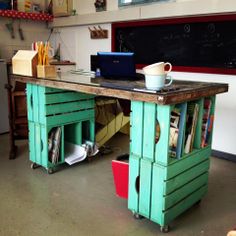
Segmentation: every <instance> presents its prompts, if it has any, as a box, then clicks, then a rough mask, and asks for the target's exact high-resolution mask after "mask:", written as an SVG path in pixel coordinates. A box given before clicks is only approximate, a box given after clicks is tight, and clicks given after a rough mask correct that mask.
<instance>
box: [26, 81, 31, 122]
mask: <svg viewBox="0 0 236 236" xmlns="http://www.w3.org/2000/svg"><path fill="white" fill-rule="evenodd" d="M32 86H33V85H32V84H26V91H27V92H26V95H27V96H26V101H27V117H28V120H30V121H33V104H32V102H33V101H32V99H33V91H32Z"/></svg>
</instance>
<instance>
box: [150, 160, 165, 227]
mask: <svg viewBox="0 0 236 236" xmlns="http://www.w3.org/2000/svg"><path fill="white" fill-rule="evenodd" d="M165 169H166V167H164V166H161V165H157V164H153V173H152V195H151V214H150V219H151V220H152V221H154V222H157V223H159V222H161V221H162V209H163V208H164V198H163V196H164V184H165V182H164V176H165V172H166V171H165Z"/></svg>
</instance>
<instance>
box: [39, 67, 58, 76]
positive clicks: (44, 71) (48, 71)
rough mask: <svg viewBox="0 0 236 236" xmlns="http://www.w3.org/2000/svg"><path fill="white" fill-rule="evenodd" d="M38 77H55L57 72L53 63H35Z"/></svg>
mask: <svg viewBox="0 0 236 236" xmlns="http://www.w3.org/2000/svg"><path fill="white" fill-rule="evenodd" d="M37 77H38V78H56V77H57V72H56V67H55V66H54V65H48V66H46V65H37Z"/></svg>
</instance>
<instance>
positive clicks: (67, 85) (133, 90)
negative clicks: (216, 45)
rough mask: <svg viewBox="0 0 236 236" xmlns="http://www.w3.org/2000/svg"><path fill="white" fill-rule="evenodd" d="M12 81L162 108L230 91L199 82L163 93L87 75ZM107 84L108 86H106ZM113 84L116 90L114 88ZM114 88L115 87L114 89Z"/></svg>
mask: <svg viewBox="0 0 236 236" xmlns="http://www.w3.org/2000/svg"><path fill="white" fill-rule="evenodd" d="M11 79H12V80H15V81H19V82H23V83H32V84H38V85H42V86H47V87H51V88H58V89H65V90H72V91H78V92H84V93H89V94H94V95H99V96H108V97H116V98H122V99H128V100H136V101H144V102H152V103H156V104H160V105H169V104H176V103H180V102H183V101H190V100H193V99H198V98H201V97H207V96H212V95H216V94H219V93H224V92H227V91H228V84H224V83H207V82H198V81H196V82H195V81H180V80H174V81H173V83H172V84H171V85H170V86H168V87H165V88H164V89H162V90H160V91H156V92H153V91H150V90H145V82H144V80H139V81H124V80H119V81H114V80H113V81H112V80H106V79H104V78H101V77H100V78H90V77H89V76H86V75H79V74H71V73H68V72H67V73H59V74H58V76H57V78H54V79H39V78H35V77H29V76H22V75H15V74H12V75H11ZM104 83H108V84H109V86H107V84H105V85H104ZM113 85H114V87H113ZM111 87H113V88H111Z"/></svg>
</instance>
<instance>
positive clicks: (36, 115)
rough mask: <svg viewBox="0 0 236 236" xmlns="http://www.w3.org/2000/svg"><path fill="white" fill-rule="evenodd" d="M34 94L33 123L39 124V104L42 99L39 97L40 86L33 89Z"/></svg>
mask: <svg viewBox="0 0 236 236" xmlns="http://www.w3.org/2000/svg"><path fill="white" fill-rule="evenodd" d="M32 93H33V100H32V104H33V121H34V122H39V110H38V107H39V103H40V99H41V97H40V99H39V95H38V86H33V87H32Z"/></svg>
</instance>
